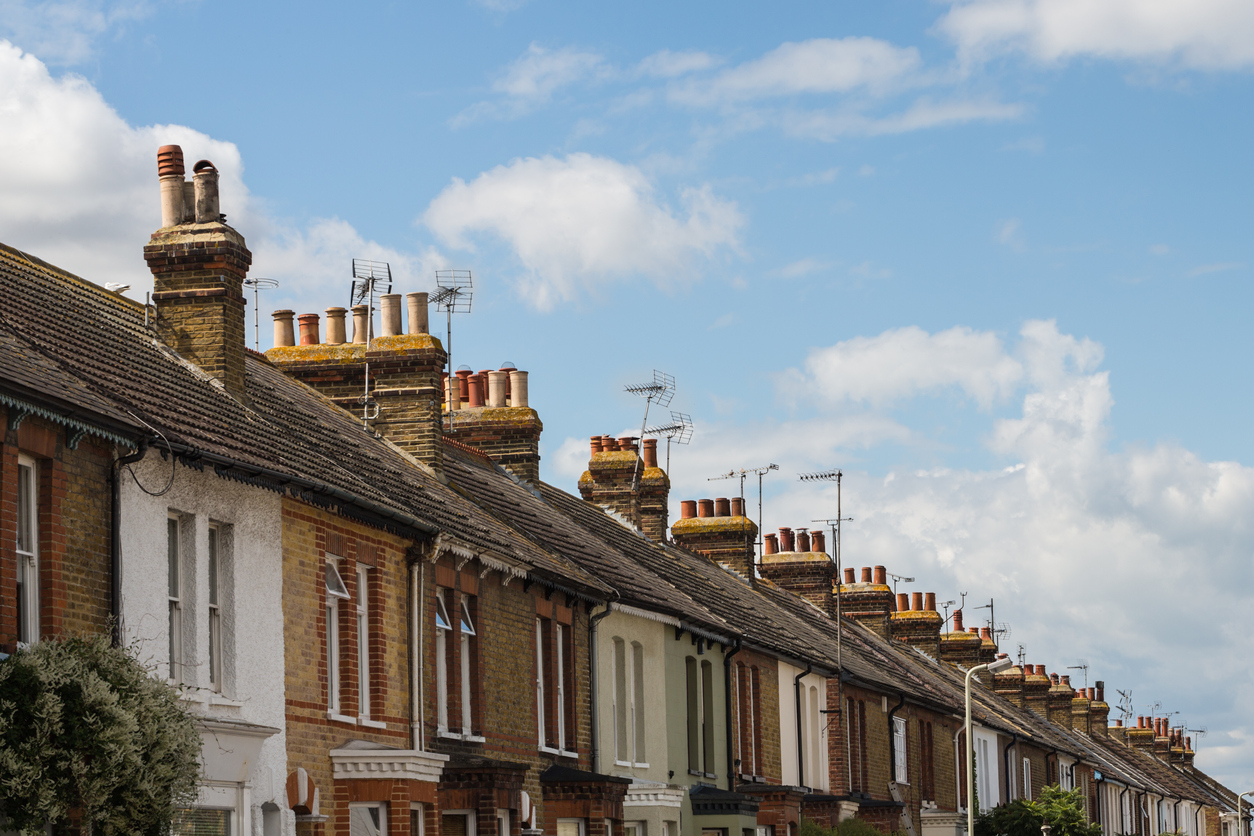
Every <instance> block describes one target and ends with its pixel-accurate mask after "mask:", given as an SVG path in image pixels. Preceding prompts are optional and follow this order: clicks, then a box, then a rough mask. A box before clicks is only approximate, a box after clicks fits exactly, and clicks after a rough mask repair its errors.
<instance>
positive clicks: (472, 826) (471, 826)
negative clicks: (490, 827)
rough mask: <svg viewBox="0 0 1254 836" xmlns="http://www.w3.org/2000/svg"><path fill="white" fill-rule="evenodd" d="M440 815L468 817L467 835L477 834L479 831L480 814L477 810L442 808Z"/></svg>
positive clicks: (474, 835)
mask: <svg viewBox="0 0 1254 836" xmlns="http://www.w3.org/2000/svg"><path fill="white" fill-rule="evenodd" d="M440 816H441V817H444V816H462V817H464V818H465V819H466V836H476V834H477V833H478V830H479V827H478V825H479V814H478V812H477V811H475V810H442V811H440ZM441 832H443V829H441Z"/></svg>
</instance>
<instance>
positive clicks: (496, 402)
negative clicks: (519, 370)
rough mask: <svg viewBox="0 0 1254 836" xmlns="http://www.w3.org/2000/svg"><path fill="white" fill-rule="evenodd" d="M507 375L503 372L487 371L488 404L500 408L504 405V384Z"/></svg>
mask: <svg viewBox="0 0 1254 836" xmlns="http://www.w3.org/2000/svg"><path fill="white" fill-rule="evenodd" d="M508 381H509V375H507V374H506V373H505V372H488V406H490V407H493V408H497V409H499V408H501V407H503V406H505V384H506V383H507V382H508Z"/></svg>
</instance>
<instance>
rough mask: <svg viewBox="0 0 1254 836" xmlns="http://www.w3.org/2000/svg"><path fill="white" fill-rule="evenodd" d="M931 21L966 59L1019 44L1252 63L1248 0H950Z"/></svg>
mask: <svg viewBox="0 0 1254 836" xmlns="http://www.w3.org/2000/svg"><path fill="white" fill-rule="evenodd" d="M938 26H939V28H940V30H941V31H942V32H944V33H945V34H947V35H949V36H950V37H951V38H952V39H953V40H954V41H955V42H956V43H957V44H958V47H959V51H960V53H961V54H962V55H963V56H964V57H965V58H967V59H971V60H979V59H981V58H984V57H987V56H989V55H991V54H993V53H997V52H1003V51H1008V50H1021V51H1024V52H1026V53H1027V54H1029V55H1031V56H1032V57H1033V58H1035V59H1037V60H1039V61H1044V62H1054V61H1064V60H1066V59H1068V58H1072V57H1077V56H1093V57H1099V58H1110V59H1130V60H1147V61H1158V62H1169V63H1173V64H1178V65H1180V66H1184V67H1191V68H1198V69H1206V70H1232V69H1245V68H1249V67H1251V66H1254V5H1252V4H1250V3H1249V2H1248V1H1247V0H1153V2H1149V1H1148V0H971V2H959V3H954V4H953V7H952V8H951V9H950V11H949V13H948V14H946V15H945V17H943V18H942V19H941V21H940V23H939V24H938Z"/></svg>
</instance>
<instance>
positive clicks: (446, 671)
mask: <svg viewBox="0 0 1254 836" xmlns="http://www.w3.org/2000/svg"><path fill="white" fill-rule="evenodd" d="M475 616H476V607H475V598H474V596H472V595H464V594H460V593H458V592H457V591H456V590H453V589H443V588H441V589H437V590H436V597H435V622H436V624H435V678H436V683H435V685H436V687H435V690H436V720H437V723H438V727H439V730H440V731H441V732H446V733H451V734H453V735H454V736H461V737H468V736H470V735H472V734H473V733H474V731H473V729H474V715H475V712H474V706H475V701H476V698H477V697H476V694H477V683H478V670H479V661H478V660H479V656H478V647H477V645H476V642H477V641H478V638H479V631H478V629H477V628H476V625H475ZM454 634H456V635H454Z"/></svg>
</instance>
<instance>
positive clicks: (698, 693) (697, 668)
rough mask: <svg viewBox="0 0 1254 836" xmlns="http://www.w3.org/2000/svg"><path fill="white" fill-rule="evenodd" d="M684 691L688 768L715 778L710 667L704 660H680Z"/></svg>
mask: <svg viewBox="0 0 1254 836" xmlns="http://www.w3.org/2000/svg"><path fill="white" fill-rule="evenodd" d="M684 665H685V669H686V673H687V676H686V679H687V692H688V771H689V772H690V773H693V774H697V775H705V776H706V777H708V778H712V777H716V776H715V774H714V772H713V770H714V768H715V765H714V731H715V729H714V719H715V718H714V669H713V666H712V665H711V664H710V663H709V661H708V660H704V659H703V660H701V661H700V662H698V661H697V660H696V659H695V658H694V657H692V656H689V657H688V658H687V659H685V660H684Z"/></svg>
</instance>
